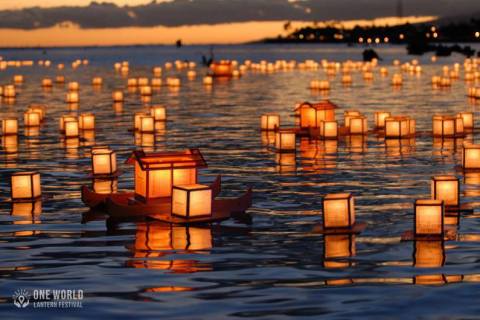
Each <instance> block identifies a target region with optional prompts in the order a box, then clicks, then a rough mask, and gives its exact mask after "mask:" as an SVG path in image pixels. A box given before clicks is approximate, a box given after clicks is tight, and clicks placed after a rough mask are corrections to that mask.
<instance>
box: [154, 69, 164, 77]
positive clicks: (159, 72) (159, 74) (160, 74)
mask: <svg viewBox="0 0 480 320" xmlns="http://www.w3.org/2000/svg"><path fill="white" fill-rule="evenodd" d="M152 72H153V76H154V77H157V78H159V77H161V76H162V67H153V69H152Z"/></svg>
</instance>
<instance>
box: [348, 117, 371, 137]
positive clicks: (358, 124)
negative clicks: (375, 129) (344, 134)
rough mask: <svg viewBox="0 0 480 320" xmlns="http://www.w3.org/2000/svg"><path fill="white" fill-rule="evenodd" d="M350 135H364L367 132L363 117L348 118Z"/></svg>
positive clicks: (365, 119) (365, 121)
mask: <svg viewBox="0 0 480 320" xmlns="http://www.w3.org/2000/svg"><path fill="white" fill-rule="evenodd" d="M348 128H349V133H350V134H366V133H367V132H368V126H367V118H366V117H364V116H353V117H351V118H350V125H349V127H348Z"/></svg>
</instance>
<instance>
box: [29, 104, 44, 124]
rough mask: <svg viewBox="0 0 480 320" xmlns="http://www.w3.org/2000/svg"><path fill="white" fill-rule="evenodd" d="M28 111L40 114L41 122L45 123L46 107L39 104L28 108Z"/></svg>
mask: <svg viewBox="0 0 480 320" xmlns="http://www.w3.org/2000/svg"><path fill="white" fill-rule="evenodd" d="M27 111H30V112H38V113H39V114H40V121H43V119H44V118H45V113H46V112H45V106H44V105H39V104H32V105H30V107H28V109H27Z"/></svg>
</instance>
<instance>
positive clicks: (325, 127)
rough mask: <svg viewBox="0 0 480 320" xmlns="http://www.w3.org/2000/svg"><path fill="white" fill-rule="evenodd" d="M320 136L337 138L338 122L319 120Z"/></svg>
mask: <svg viewBox="0 0 480 320" xmlns="http://www.w3.org/2000/svg"><path fill="white" fill-rule="evenodd" d="M320 137H321V138H323V139H337V137H338V122H337V121H321V122H320Z"/></svg>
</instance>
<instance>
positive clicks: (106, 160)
mask: <svg viewBox="0 0 480 320" xmlns="http://www.w3.org/2000/svg"><path fill="white" fill-rule="evenodd" d="M116 172H117V156H116V154H115V152H114V151H113V150H109V149H92V173H93V175H94V176H110V175H113V174H115V173H116Z"/></svg>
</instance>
